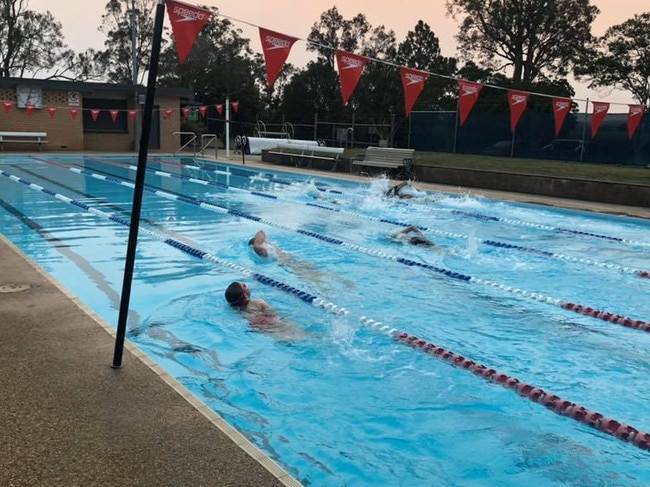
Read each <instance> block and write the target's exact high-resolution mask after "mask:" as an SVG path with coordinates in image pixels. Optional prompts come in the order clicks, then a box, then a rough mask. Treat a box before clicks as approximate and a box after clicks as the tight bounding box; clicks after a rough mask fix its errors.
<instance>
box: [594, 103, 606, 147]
mask: <svg viewBox="0 0 650 487" xmlns="http://www.w3.org/2000/svg"><path fill="white" fill-rule="evenodd" d="M591 103H592V104H593V105H594V111H593V114H592V115H591V138H592V139H593V138H594V137H596V134H597V133H598V129H600V126H601V124H602V123H603V120H605V117H606V116H607V112H608V111H609V103H605V102H602V101H592V102H591Z"/></svg>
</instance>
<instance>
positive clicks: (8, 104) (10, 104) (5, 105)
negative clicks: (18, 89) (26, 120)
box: [2, 101, 14, 113]
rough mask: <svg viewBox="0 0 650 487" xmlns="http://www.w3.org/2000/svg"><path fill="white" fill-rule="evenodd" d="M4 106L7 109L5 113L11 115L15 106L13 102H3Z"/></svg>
mask: <svg viewBox="0 0 650 487" xmlns="http://www.w3.org/2000/svg"><path fill="white" fill-rule="evenodd" d="M2 106H4V108H5V113H9V112H10V111H11V109H12V108H13V106H14V102H13V101H3V102H2Z"/></svg>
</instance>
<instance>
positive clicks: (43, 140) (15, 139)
mask: <svg viewBox="0 0 650 487" xmlns="http://www.w3.org/2000/svg"><path fill="white" fill-rule="evenodd" d="M5 143H8V144H9V143H11V144H13V143H19V144H24V143H29V144H38V150H39V151H40V150H41V144H47V133H46V132H0V150H2V151H4V150H5Z"/></svg>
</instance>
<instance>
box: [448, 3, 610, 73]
mask: <svg viewBox="0 0 650 487" xmlns="http://www.w3.org/2000/svg"><path fill="white" fill-rule="evenodd" d="M447 10H448V12H449V14H450V15H452V16H453V17H454V18H457V16H464V18H463V19H462V21H461V22H460V31H459V34H458V35H457V36H456V39H457V40H458V44H459V49H460V50H461V52H463V53H465V54H464V58H465V59H466V60H471V59H474V60H477V61H478V62H479V63H481V64H483V65H484V66H485V67H489V68H492V69H493V70H495V71H499V70H504V69H506V68H508V69H511V70H512V76H511V78H512V80H513V81H515V82H519V81H525V82H532V81H535V80H537V79H538V78H540V77H549V76H550V77H552V76H560V77H563V76H565V75H566V74H567V73H568V70H569V68H570V66H571V65H572V64H573V63H574V62H575V61H576V59H578V58H579V57H580V55H581V53H582V52H584V49H585V46H586V45H588V44H590V43H591V42H592V40H593V37H592V35H591V24H592V22H593V21H594V19H595V17H596V15H597V14H598V13H599V12H600V11H599V10H598V8H597V7H595V6H592V5H590V1H589V0H517V1H512V0H447Z"/></svg>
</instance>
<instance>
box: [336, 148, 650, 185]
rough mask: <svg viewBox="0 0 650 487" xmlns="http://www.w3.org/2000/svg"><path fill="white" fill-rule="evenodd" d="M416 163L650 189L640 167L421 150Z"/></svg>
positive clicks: (646, 172)
mask: <svg viewBox="0 0 650 487" xmlns="http://www.w3.org/2000/svg"><path fill="white" fill-rule="evenodd" d="M361 153H363V150H354V151H353V150H346V153H345V157H352V156H353V155H355V154H361ZM648 162H650V161H648ZM413 163H414V164H415V165H418V166H437V167H449V168H457V169H473V170H481V171H495V172H503V173H515V174H530V175H534V176H550V177H556V178H570V179H586V180H590V181H607V182H614V183H627V184H640V185H646V186H650V169H646V168H644V167H638V166H636V167H635V166H618V165H614V164H581V163H578V162H564V161H547V160H541V159H517V158H510V157H493V156H485V155H472V154H451V153H445V152H421V151H416V152H415V159H414V161H413Z"/></svg>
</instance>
